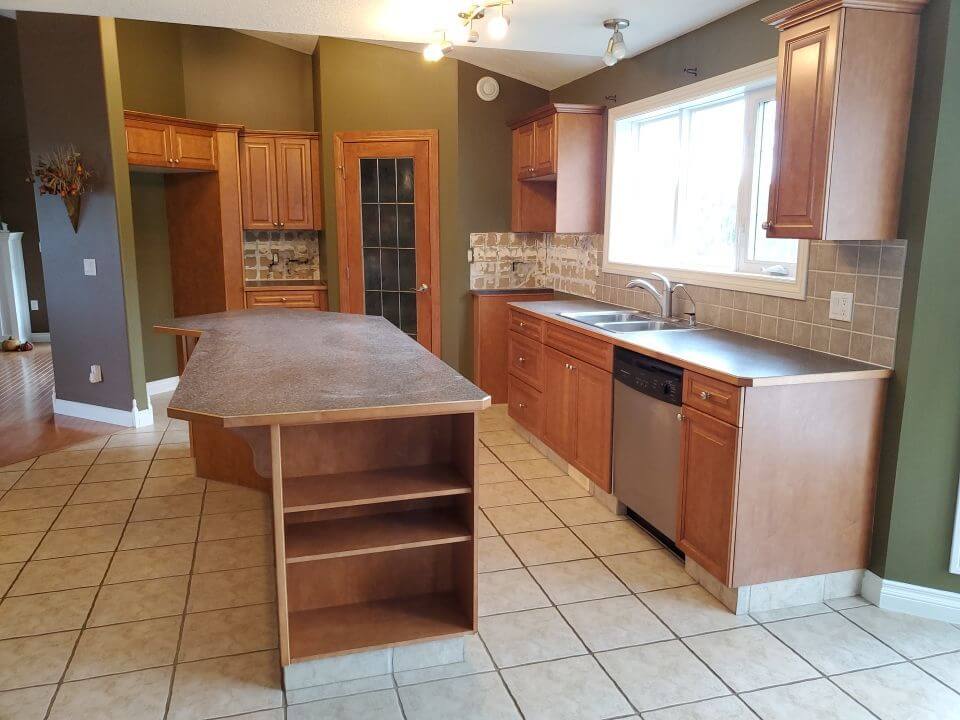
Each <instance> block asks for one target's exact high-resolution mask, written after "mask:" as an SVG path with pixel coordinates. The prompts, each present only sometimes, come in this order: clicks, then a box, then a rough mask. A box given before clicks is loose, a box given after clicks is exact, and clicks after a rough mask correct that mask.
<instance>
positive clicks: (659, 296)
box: [627, 272, 682, 318]
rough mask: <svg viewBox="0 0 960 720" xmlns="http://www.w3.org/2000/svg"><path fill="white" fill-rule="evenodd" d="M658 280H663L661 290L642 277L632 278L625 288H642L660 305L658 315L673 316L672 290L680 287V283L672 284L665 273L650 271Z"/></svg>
mask: <svg viewBox="0 0 960 720" xmlns="http://www.w3.org/2000/svg"><path fill="white" fill-rule="evenodd" d="M650 274H651V275H653V276H654V277H655V278H657V279H658V280H662V281H663V291H662V292H661V291H659V290H657V289H656V288H655V287H654V286H653V283H651V282H650V281H649V280H644V279H643V278H634V279H633V280H631V281H630V282H628V283H627V289H628V290H629V289H630V288H636V287H638V288H643V289H644V290H646V291H647V292H648V293H650V294H651V295H653V298H654V300H656V301H657V304H658V305H659V306H660V317H664V318H670V317H672V316H673V291H674V290H675V289H676V288H678V287H682V286H681V285H673V284H672V283H671V282H670V280H668V279H667V276H666V275H661V274H660V273H658V272H652V273H650Z"/></svg>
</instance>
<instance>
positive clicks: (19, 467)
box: [0, 458, 36, 472]
mask: <svg viewBox="0 0 960 720" xmlns="http://www.w3.org/2000/svg"><path fill="white" fill-rule="evenodd" d="M35 461H36V458H29V459H28V460H21V461H20V462H15V463H11V464H10V465H4V466H3V467H0V471H3V472H24V471H25V470H29V469H30V466H31V465H33V463H34V462H35Z"/></svg>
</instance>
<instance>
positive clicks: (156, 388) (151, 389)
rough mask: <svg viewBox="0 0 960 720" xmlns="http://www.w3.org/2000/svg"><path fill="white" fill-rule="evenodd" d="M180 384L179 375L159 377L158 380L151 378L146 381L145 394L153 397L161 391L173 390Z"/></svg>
mask: <svg viewBox="0 0 960 720" xmlns="http://www.w3.org/2000/svg"><path fill="white" fill-rule="evenodd" d="M179 384H180V376H179V375H174V376H173V377H168V378H161V379H160V380H151V381H150V382H148V383H147V395H149V396H150V397H153V396H154V395H160V394H162V393H167V392H173V391H174V390H176V389H177V385H179Z"/></svg>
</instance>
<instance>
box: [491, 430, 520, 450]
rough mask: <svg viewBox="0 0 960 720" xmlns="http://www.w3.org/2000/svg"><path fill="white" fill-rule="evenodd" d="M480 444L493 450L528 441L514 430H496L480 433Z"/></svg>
mask: <svg viewBox="0 0 960 720" xmlns="http://www.w3.org/2000/svg"><path fill="white" fill-rule="evenodd" d="M480 442H482V443H483V444H484V445H486V446H487V447H488V448H493V447H496V446H497V445H519V444H520V443H526V442H527V441H526V440H524V439H523V438H522V437H521V436H520V435H518V434H517V433H515V432H514V431H513V430H494V431H492V432H482V433H480Z"/></svg>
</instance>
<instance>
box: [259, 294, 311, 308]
mask: <svg viewBox="0 0 960 720" xmlns="http://www.w3.org/2000/svg"><path fill="white" fill-rule="evenodd" d="M247 307H248V308H258V307H288V308H316V309H320V308H321V307H322V304H321V301H320V292H319V291H317V290H283V291H277V290H253V291H248V292H247Z"/></svg>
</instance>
